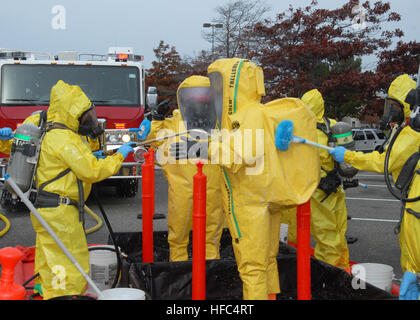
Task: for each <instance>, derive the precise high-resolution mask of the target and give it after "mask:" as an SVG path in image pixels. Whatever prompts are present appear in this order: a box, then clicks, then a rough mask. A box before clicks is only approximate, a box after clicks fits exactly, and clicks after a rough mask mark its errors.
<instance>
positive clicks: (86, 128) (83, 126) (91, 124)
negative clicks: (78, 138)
mask: <svg viewBox="0 0 420 320" xmlns="http://www.w3.org/2000/svg"><path fill="white" fill-rule="evenodd" d="M78 133H79V134H80V135H82V136H88V137H90V138H92V139H96V138H98V137H99V136H100V135H101V134H102V133H104V129H103V128H101V127H100V126H99V122H98V118H97V116H96V112H95V109H94V107H93V106H92V107H91V108H89V109H88V110H86V111H85V112H84V113H83V114H82V115H81V116H80V118H79V130H78Z"/></svg>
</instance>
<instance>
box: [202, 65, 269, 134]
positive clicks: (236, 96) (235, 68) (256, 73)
mask: <svg viewBox="0 0 420 320" xmlns="http://www.w3.org/2000/svg"><path fill="white" fill-rule="evenodd" d="M207 73H208V76H209V78H210V82H211V85H212V87H213V90H214V95H215V107H216V112H217V116H218V120H219V123H220V127H221V128H222V129H224V128H227V129H232V125H231V121H230V119H229V116H230V115H233V114H235V113H236V112H238V111H239V110H241V109H243V108H246V106H247V105H252V104H253V103H258V104H259V103H260V102H261V97H262V96H264V95H265V87H264V74H263V71H262V68H261V67H259V66H257V65H256V64H255V63H253V62H251V61H249V60H246V59H240V58H232V59H219V60H217V61H215V62H213V63H212V64H211V65H209V67H208V69H207ZM223 77H229V79H224V78H223ZM226 106H228V107H226Z"/></svg>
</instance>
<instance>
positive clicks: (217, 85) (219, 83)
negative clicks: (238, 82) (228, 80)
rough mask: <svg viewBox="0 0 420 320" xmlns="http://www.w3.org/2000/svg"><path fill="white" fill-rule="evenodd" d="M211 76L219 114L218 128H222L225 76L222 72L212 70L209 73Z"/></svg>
mask: <svg viewBox="0 0 420 320" xmlns="http://www.w3.org/2000/svg"><path fill="white" fill-rule="evenodd" d="M208 77H209V78H210V83H211V87H212V89H213V93H214V107H215V109H216V115H217V121H218V122H217V123H218V127H217V129H222V128H221V124H222V116H223V76H222V74H221V73H220V72H212V73H210V74H209V75H208Z"/></svg>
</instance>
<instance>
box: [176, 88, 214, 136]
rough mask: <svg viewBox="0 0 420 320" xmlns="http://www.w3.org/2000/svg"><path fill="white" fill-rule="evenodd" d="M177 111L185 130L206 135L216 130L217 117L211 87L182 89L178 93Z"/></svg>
mask: <svg viewBox="0 0 420 320" xmlns="http://www.w3.org/2000/svg"><path fill="white" fill-rule="evenodd" d="M178 99H179V110H180V112H181V115H182V119H183V120H184V124H185V126H186V128H187V130H191V129H199V130H204V131H206V132H207V133H211V130H213V129H215V128H216V124H217V115H216V110H215V108H214V98H213V91H212V88H211V87H184V88H181V89H180V90H179V92H178Z"/></svg>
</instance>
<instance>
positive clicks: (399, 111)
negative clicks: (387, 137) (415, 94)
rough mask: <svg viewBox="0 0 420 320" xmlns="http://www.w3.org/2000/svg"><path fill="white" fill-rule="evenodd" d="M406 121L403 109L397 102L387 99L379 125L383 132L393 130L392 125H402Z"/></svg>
mask: <svg viewBox="0 0 420 320" xmlns="http://www.w3.org/2000/svg"><path fill="white" fill-rule="evenodd" d="M403 121H404V112H403V107H402V106H401V105H400V103H399V102H398V101H396V100H393V99H390V98H387V99H385V106H384V113H383V116H382V118H381V121H380V123H379V126H380V129H381V130H389V129H391V123H393V122H396V123H402V122H403Z"/></svg>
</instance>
